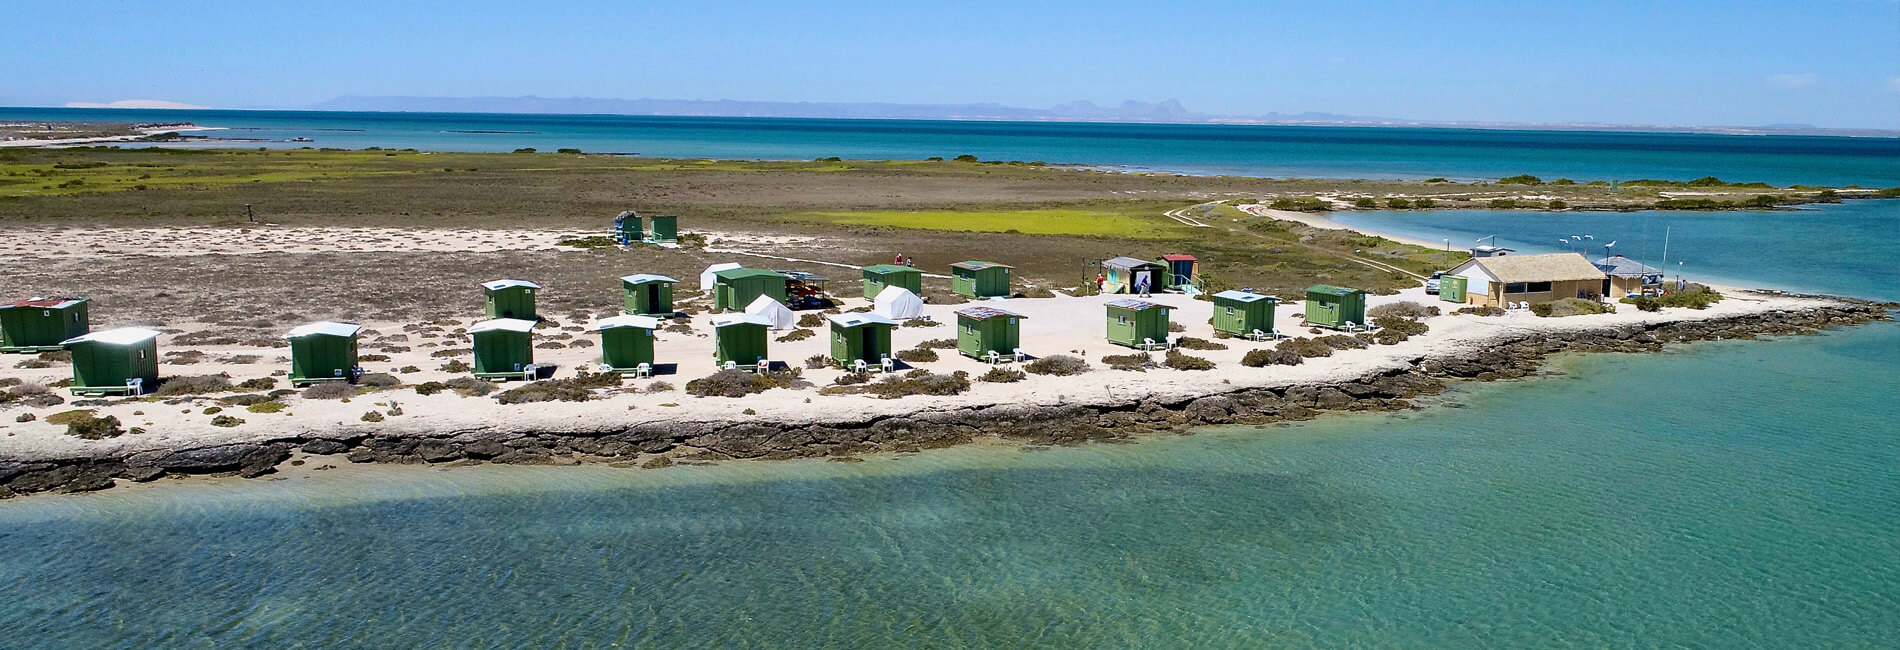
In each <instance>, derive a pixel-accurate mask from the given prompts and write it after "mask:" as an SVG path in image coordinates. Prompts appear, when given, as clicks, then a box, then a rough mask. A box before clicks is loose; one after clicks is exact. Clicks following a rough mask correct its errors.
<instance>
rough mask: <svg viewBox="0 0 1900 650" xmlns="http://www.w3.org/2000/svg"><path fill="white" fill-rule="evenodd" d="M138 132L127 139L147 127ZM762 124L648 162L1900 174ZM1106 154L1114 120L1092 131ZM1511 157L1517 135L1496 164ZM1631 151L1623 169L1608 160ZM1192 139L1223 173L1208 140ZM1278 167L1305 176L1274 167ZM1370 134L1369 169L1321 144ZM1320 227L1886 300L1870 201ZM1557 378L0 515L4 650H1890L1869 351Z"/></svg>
mask: <svg viewBox="0 0 1900 650" xmlns="http://www.w3.org/2000/svg"><path fill="white" fill-rule="evenodd" d="M12 112H14V111H11V110H10V109H9V110H7V111H0V119H9V118H19V117H20V116H18V115H12V114H11V113H12ZM163 113H168V112H159V113H147V112H138V113H137V114H136V115H138V116H140V117H138V118H135V119H141V120H147V119H153V120H155V119H171V118H169V117H160V115H162V114H163ZM221 114H222V113H220V115H221ZM148 116H149V117H148ZM190 119H194V120H196V121H199V122H200V123H204V124H215V123H216V121H215V120H213V119H210V117H192V118H190ZM233 119H236V118H233ZM246 119H259V120H263V119H276V120H284V121H287V122H290V123H299V122H297V121H298V120H299V119H302V118H298V117H296V116H277V117H268V118H265V117H257V118H246ZM324 119H325V120H330V119H332V118H324ZM334 119H337V120H346V121H347V120H355V119H368V118H362V117H354V116H345V117H338V118H334ZM379 119H380V118H379ZM436 119H447V118H440V117H438V118H436ZM469 119H470V120H471V121H472V122H482V123H486V122H483V121H494V120H499V121H509V120H522V121H525V122H532V121H533V120H537V119H538V120H543V121H561V120H566V119H575V120H578V121H585V120H588V119H594V118H546V117H538V118H537V117H532V116H530V117H515V116H480V117H478V118H473V117H472V118H469ZM599 119H601V120H608V121H612V120H632V121H635V122H638V121H641V120H659V121H664V119H663V118H599ZM667 119H670V118H667ZM683 121H684V122H689V123H695V124H699V125H700V126H698V127H694V128H712V129H717V128H718V127H716V125H717V124H718V123H720V122H721V121H720V120H691V119H687V120H683ZM321 122H322V123H325V124H328V123H330V122H328V121H321ZM782 122H785V121H776V120H767V121H763V123H762V124H760V125H756V126H757V128H756V129H753V128H751V127H742V128H740V129H738V130H740V131H744V132H743V133H727V134H725V135H722V136H720V138H721V139H720V141H719V142H713V143H705V144H704V145H703V146H702V147H701V148H700V149H693V148H692V146H691V145H690V143H686V144H681V143H675V144H669V145H667V146H672V147H679V148H680V150H678V151H663V150H662V149H661V148H660V147H658V146H644V147H643V148H642V153H652V154H654V155H704V156H720V157H724V156H728V155H735V154H732V153H729V152H731V151H734V150H738V149H747V148H751V149H756V150H758V151H765V150H767V149H770V148H772V147H784V148H786V149H787V150H792V151H798V152H801V153H799V154H798V155H795V156H794V155H789V154H788V155H784V156H775V155H766V154H764V153H758V154H754V155H757V156H760V157H816V156H817V155H820V154H818V153H813V151H814V149H818V148H819V147H818V145H816V144H813V143H812V142H805V141H801V140H798V138H792V140H793V141H792V142H780V143H776V144H775V143H774V141H775V140H777V139H778V138H779V136H780V134H782V133H784V130H785V129H786V128H793V130H802V131H800V132H802V133H804V134H805V135H803V136H800V137H805V138H812V139H820V138H828V139H830V140H829V141H831V142H840V143H843V142H850V143H857V144H854V145H853V146H858V147H863V151H865V152H866V153H864V154H862V157H882V156H897V157H921V155H916V154H918V153H919V149H918V147H919V146H920V145H919V144H918V142H920V141H929V142H931V143H934V144H931V145H930V146H931V147H932V148H935V149H937V150H936V151H933V152H931V153H929V154H927V155H955V154H956V153H962V152H969V153H977V154H979V155H983V156H985V157H1002V158H1018V159H1043V160H1050V161H1051V162H1055V161H1058V160H1061V161H1064V162H1076V163H1083V164H1105V165H1129V166H1149V167H1155V168H1171V169H1184V170H1186V169H1200V170H1220V169H1228V168H1231V169H1232V170H1233V171H1236V172H1239V171H1240V170H1247V171H1246V173H1269V172H1267V171H1265V170H1267V169H1281V170H1284V171H1278V172H1272V174H1273V175H1299V176H1381V177H1399V176H1418V175H1428V174H1429V175H1445V176H1497V175H1508V174H1510V173H1518V172H1531V173H1539V175H1544V176H1547V177H1554V176H1571V177H1574V178H1591V177H1613V178H1635V177H1671V178H1682V177H1690V178H1693V177H1695V176H1701V175H1704V174H1708V173H1713V174H1716V175H1719V176H1722V177H1724V178H1729V177H1731V176H1733V177H1735V178H1737V179H1745V180H1765V181H1769V182H1784V183H1785V182H1806V183H1817V184H1820V183H1834V184H1846V183H1858V184H1863V185H1868V186H1875V185H1878V186H1891V185H1896V184H1900V178H1897V177H1900V157H1895V156H1894V155H1891V154H1889V155H1885V156H1884V157H1883V156H1872V157H1870V156H1866V155H1863V154H1861V153H1856V152H1858V151H1860V148H1862V147H1867V146H1873V147H1876V148H1878V147H1891V146H1892V145H1891V144H1882V143H1881V142H1879V141H1868V142H1863V141H1855V140H1846V139H1797V140H1801V141H1803V142H1805V143H1806V144H1802V145H1800V147H1796V148H1805V149H1804V150H1802V151H1789V150H1787V149H1786V148H1785V147H1794V145H1793V144H1786V143H1783V144H1777V142H1779V141H1778V140H1777V139H1774V138H1756V137H1749V138H1743V137H1727V138H1728V139H1724V138H1725V137H1724V136H1647V135H1645V136H1634V135H1618V134H1602V135H1591V134H1543V135H1540V134H1535V133H1522V132H1513V133H1475V132H1453V133H1416V132H1410V131H1404V130H1394V132H1392V133H1383V134H1381V133H1371V131H1376V130H1366V129H1334V130H1326V129H1309V130H1303V131H1302V130H1299V129H1294V130H1292V131H1287V132H1288V133H1294V132H1298V133H1300V135H1297V137H1300V138H1306V139H1309V140H1315V142H1312V143H1310V144H1305V145H1301V144H1297V143H1295V142H1292V141H1291V140H1288V139H1276V138H1282V136H1275V135H1260V136H1259V137H1261V138H1266V139H1267V140H1268V141H1266V142H1257V141H1253V140H1245V139H1240V140H1224V139H1223V138H1222V137H1219V136H1209V135H1197V136H1193V137H1192V138H1189V139H1188V140H1187V141H1186V142H1185V143H1184V142H1182V141H1178V140H1168V139H1162V140H1158V141H1150V142H1148V144H1147V145H1146V149H1147V151H1146V152H1145V153H1144V148H1143V147H1141V146H1137V145H1134V144H1128V143H1127V142H1126V141H1128V140H1130V139H1134V138H1138V137H1139V136H1132V135H1129V134H1130V133H1147V132H1150V131H1151V130H1152V131H1154V132H1162V133H1166V132H1170V131H1171V130H1173V128H1172V127H1147V126H1132V127H1122V126H1114V125H998V124H989V123H978V124H971V125H958V124H955V123H944V124H950V126H943V124H937V123H933V124H935V125H934V126H925V127H920V128H921V130H923V131H931V130H933V129H934V130H937V131H947V132H951V133H943V132H935V133H924V134H922V135H919V134H917V133H913V132H910V131H905V132H903V133H892V134H888V135H884V136H880V135H877V133H876V132H877V129H882V128H896V126H889V125H863V126H862V128H859V127H858V126H854V125H848V124H847V125H844V126H842V127H839V128H841V129H843V130H844V131H845V132H844V133H834V134H831V135H820V134H819V133H818V132H817V131H814V130H803V129H806V127H805V126H799V125H793V127H785V126H784V125H783V124H782ZM235 123H236V122H234V124H235ZM880 124H882V123H880ZM898 126H903V125H898ZM912 126H914V125H912ZM306 128H307V127H306ZM379 128H380V127H379ZM405 128H409V127H405ZM546 128H550V127H542V126H533V127H527V126H524V127H522V130H534V129H546ZM600 128H608V127H600ZM627 128H630V129H633V131H632V132H638V131H639V128H635V127H627ZM640 128H644V127H640ZM662 128H663V129H673V128H674V127H673V126H666V127H662ZM1207 128H1208V129H1211V130H1213V131H1220V132H1224V131H1222V130H1223V129H1228V128H1233V127H1207ZM1253 128H1257V127H1246V128H1245V129H1242V131H1245V130H1246V129H1253ZM1009 129H1015V130H1017V131H1022V132H1031V134H1030V135H1021V134H1018V135H1009V134H1007V133H1002V131H1007V130H1009ZM1181 130H1182V131H1184V132H1192V131H1195V129H1191V128H1185V127H1183V128H1182V129H1181ZM1282 131H1283V130H1282ZM366 132H367V131H366ZM1100 132H1109V133H1115V132H1120V135H1113V136H1101V135H1089V134H1090V133H1100ZM1276 132H1280V131H1276V130H1273V129H1267V130H1263V131H1259V132H1258V133H1263V134H1271V133H1276ZM675 135H677V136H678V137H680V138H686V137H687V136H685V135H680V134H677V133H676V134H675ZM351 137H357V136H351ZM363 137H367V136H363ZM419 137H420V136H419ZM611 137H612V138H619V139H623V140H627V141H631V140H632V139H635V138H636V136H634V135H615V136H611ZM638 137H644V136H638ZM788 137H789V136H788ZM1293 137H1295V136H1293V135H1287V136H1284V138H1293ZM1104 138H1106V139H1108V140H1112V141H1113V142H1103V141H1100V140H1102V139H1104ZM1538 138H1548V140H1549V141H1548V146H1545V147H1539V146H1531V145H1525V144H1524V143H1525V142H1536V141H1537V139H1538ZM1407 139H1413V142H1412V143H1411V144H1402V143H1401V142H1402V141H1405V140H1407ZM1631 139H1636V140H1641V141H1645V142H1649V144H1647V145H1642V146H1641V147H1638V148H1637V149H1636V150H1632V149H1631V146H1632V145H1630V144H1629V141H1630V140H1631ZM1705 139H1706V140H1707V142H1706V143H1705V144H1695V143H1699V142H1702V141H1703V140H1705ZM1810 140H1813V141H1810ZM1823 140H1825V141H1826V142H1821V141H1823ZM458 141H459V140H458ZM657 141H658V140H655V142H657ZM1448 141H1449V142H1448ZM1476 141H1502V142H1503V143H1502V144H1500V143H1498V142H1492V143H1491V144H1474V142H1476ZM880 142H881V144H880ZM1869 142H1872V143H1873V144H1869ZM973 143H990V144H989V145H985V146H994V147H997V150H996V151H999V152H1003V153H990V152H986V151H985V150H981V149H978V148H977V144H973ZM1042 143H1052V144H1048V146H1047V147H1041V144H1042ZM1829 143H1833V144H1829ZM318 144H325V145H331V144H337V143H333V142H319V143H318ZM360 144H361V146H370V145H371V144H374V145H375V146H415V147H417V148H430V147H428V146H427V145H426V144H424V143H423V141H422V140H415V141H382V142H374V143H372V142H368V141H363V142H360ZM561 144H562V145H563V146H574V145H573V144H572V143H561ZM959 144H960V145H962V146H951V145H959ZM1784 144H1785V147H1784ZM1834 145H1838V147H1837V146H1834ZM530 146H532V145H530ZM578 146H581V147H583V148H589V149H592V148H594V147H590V146H588V145H587V144H586V143H580V144H579V145H578ZM445 148H456V147H445ZM503 148H512V147H503ZM883 150H889V151H902V152H906V155H903V156H898V154H895V153H886V154H878V153H876V152H877V151H883ZM1220 150H1231V151H1232V153H1231V154H1219V153H1209V152H1215V151H1220ZM1289 150H1299V152H1300V153H1297V154H1288V155H1285V156H1282V155H1279V154H1278V153H1275V152H1284V151H1289ZM1374 150H1377V151H1380V152H1383V153H1381V154H1380V156H1384V157H1383V158H1381V157H1377V156H1371V155H1370V154H1367V155H1363V156H1362V155H1358V154H1351V153H1350V152H1353V151H1360V152H1366V151H1374ZM855 151H857V150H845V149H833V150H830V151H829V152H824V153H823V154H822V155H843V156H851V157H859V154H856V153H854V152H855ZM1035 152H1040V153H1035ZM807 154H811V155H807ZM1068 156H1073V158H1067V159H1065V157H1068ZM1197 156H1198V158H1197ZM1117 157H1120V158H1117ZM1197 160H1198V161H1199V162H1198V163H1197V162H1196V161H1197ZM1177 163H1178V164H1177ZM1671 170H1675V171H1674V172H1673V173H1672V172H1671ZM1341 220H1342V221H1347V222H1349V223H1355V224H1357V225H1363V226H1366V227H1370V228H1374V229H1381V230H1385V231H1389V232H1402V233H1404V234H1409V235H1413V236H1418V237H1421V238H1426V239H1431V240H1439V239H1451V240H1452V241H1453V243H1454V244H1455V245H1460V246H1462V245H1466V244H1467V243H1468V242H1469V241H1470V240H1472V239H1475V238H1477V237H1479V236H1488V235H1497V236H1498V238H1499V242H1500V243H1501V244H1506V245H1513V244H1514V245H1517V246H1519V247H1521V248H1524V249H1527V250H1564V249H1565V248H1567V247H1571V246H1572V245H1571V244H1560V243H1559V242H1558V241H1557V240H1558V239H1559V238H1565V239H1568V238H1569V237H1570V236H1571V235H1579V236H1581V235H1584V234H1589V235H1591V236H1592V239H1590V240H1588V241H1590V242H1592V246H1597V247H1600V246H1601V244H1603V243H1607V242H1606V240H1611V239H1614V240H1616V241H1617V242H1618V243H1617V245H1616V247H1615V248H1614V250H1616V251H1617V252H1623V253H1626V254H1631V255H1635V256H1641V257H1642V258H1643V259H1645V260H1646V261H1651V260H1653V261H1652V262H1651V263H1652V264H1658V265H1660V262H1661V255H1662V251H1661V244H1662V241H1661V237H1662V233H1663V232H1664V231H1667V232H1668V233H1669V235H1670V252H1669V258H1670V260H1671V261H1670V262H1669V264H1670V265H1671V266H1675V265H1676V262H1677V261H1681V262H1683V264H1682V265H1681V267H1682V268H1683V269H1684V272H1685V273H1686V274H1687V275H1689V277H1691V278H1709V277H1720V278H1722V279H1725V280H1728V281H1731V282H1739V283H1743V284H1749V285H1760V286H1779V287H1788V288H1795V289H1801V290H1812V291H1825V292H1832V293H1841V294H1846V295H1854V296H1860V297H1867V298H1879V299H1889V300H1893V299H1900V288H1896V281H1900V237H1896V236H1895V229H1896V227H1900V201H1885V202H1872V201H1870V202H1850V203H1848V204H1844V205H1837V206H1822V207H1818V208H1815V209H1812V210H1803V211H1798V212H1724V213H1555V214H1553V213H1537V212H1521V213H1510V212H1473V213H1458V212H1432V213H1424V214H1407V213H1389V214H1388V213H1367V214H1353V215H1345V216H1342V217H1341ZM1597 250H1600V248H1597V249H1592V250H1591V252H1592V253H1593V254H1594V253H1595V252H1596V251H1597ZM1672 270H1673V269H1672ZM1551 369H1552V372H1551V373H1549V374H1548V375H1546V376H1542V377H1539V378H1535V379H1531V380H1525V381H1514V382H1500V383H1490V384H1469V385H1464V386H1462V387H1460V388H1458V389H1457V390H1454V391H1453V392H1451V393H1449V394H1447V395H1445V396H1442V397H1439V398H1434V399H1433V400H1431V404H1432V407H1431V408H1427V409H1425V410H1422V411H1417V412H1411V413H1404V414H1396V415H1388V414H1379V415H1355V416H1336V417H1327V418H1323V419H1321V420H1318V421H1313V422H1307V423H1300V424H1295V425H1291V426H1279V427H1268V428H1249V427H1225V428H1212V429H1201V430H1197V431H1195V432H1194V435H1188V436H1172V435H1156V436H1151V437H1146V438H1143V439H1142V440H1141V441H1140V442H1139V443H1137V444H1127V445H1110V444H1097V445H1085V446H1081V447H1074V448H1056V449H1035V448H1024V447H1021V446H1016V445H1010V444H978V445H971V446H965V447H960V448H953V449H947V450H939V451H932V452H927V453H921V454H904V455H885V456H877V457H872V458H870V459H868V460H867V461H866V462H862V463H829V462H823V461H791V462H771V463H727V464H722V465H717V466H698V467H674V468H669V469H666V470H657V471H654V470H635V469H615V468H610V467H604V466H588V467H567V468H535V467H498V466H485V467H475V468H458V469H452V470H443V469H431V468H424V467H406V466H397V467H383V466H377V467H362V466H346V467H343V468H340V469H337V470H332V471H327V472H307V471H300V472H296V473H287V475H286V476H284V477H280V478H281V480H239V479H196V480H188V481H183V482H170V481H165V482H161V483H159V484H148V485H135V486H128V487H121V488H117V489H113V490H108V491H104V492H100V493H94V494H85V495H71V496H35V497H29V498H22V499H13V500H8V501H3V502H0V590H4V593H6V594H7V595H8V602H7V606H5V607H0V627H3V628H4V629H6V630H8V633H7V634H6V635H5V636H0V647H8V648H16V647H17V648H76V647H338V646H345V647H350V646H354V647H403V648H410V647H418V648H420V647H431V648H433V647H458V648H459V647H549V648H607V647H654V648H673V647H876V648H884V647H969V646H1007V647H1026V646H1034V647H1081V648H1102V647H1286V646H1328V647H1336V646H1389V647H1505V648H1526V647H1580V646H1581V647H1605V646H1610V647H1630V646H1642V647H1652V646H1686V647H1710V648H1732V647H1763V646H1767V647H1872V648H1881V647H1893V645H1894V640H1895V639H1900V397H1896V396H1900V326H1896V325H1894V324H1891V323H1880V324H1874V325H1869V326H1865V327H1859V328H1854V329H1851V330H1845V331H1840V332H1835V333H1829V334H1823V335H1819V336H1809V337H1793V338H1788V339H1783V340H1775V341H1755V342H1723V343H1709V344H1698V345H1694V346H1689V347H1680V348H1674V349H1671V350H1670V351H1668V352H1665V353H1663V354H1659V355H1599V356H1582V357H1570V358H1565V359H1562V360H1560V361H1559V362H1557V363H1555V364H1553V365H1552V368H1551ZM344 464H345V465H348V464H347V463H344Z"/></svg>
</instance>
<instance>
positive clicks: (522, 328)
mask: <svg viewBox="0 0 1900 650" xmlns="http://www.w3.org/2000/svg"><path fill="white" fill-rule="evenodd" d="M534 326H535V322H534V321H531V320H524V319H520V318H497V319H494V320H485V321H482V322H479V323H476V324H474V325H470V326H468V333H470V334H474V333H476V332H494V331H504V332H528V331H532V330H534Z"/></svg>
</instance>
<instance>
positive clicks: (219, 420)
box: [211, 415, 244, 428]
mask: <svg viewBox="0 0 1900 650" xmlns="http://www.w3.org/2000/svg"><path fill="white" fill-rule="evenodd" d="M240 424H244V418H240V417H236V416H230V415H220V416H218V417H215V418H211V426H214V427H225V428H230V427H235V426H237V425H240Z"/></svg>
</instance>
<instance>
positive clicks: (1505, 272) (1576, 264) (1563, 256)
mask: <svg viewBox="0 0 1900 650" xmlns="http://www.w3.org/2000/svg"><path fill="white" fill-rule="evenodd" d="M1473 265H1476V266H1482V267H1484V270H1485V271H1486V272H1488V273H1490V274H1491V276H1492V277H1495V278H1497V279H1498V281H1499V282H1506V283H1514V282H1568V281H1572V280H1601V279H1603V269H1599V268H1597V267H1596V265H1595V264H1591V263H1590V260H1587V259H1584V257H1583V256H1582V255H1580V254H1577V253H1549V254H1545V255H1506V256H1503V257H1474V258H1471V259H1470V260H1468V261H1466V262H1465V263H1464V264H1460V265H1458V268H1459V269H1465V268H1470V267H1471V266H1473ZM1453 270H1454V271H1456V270H1457V269H1453Z"/></svg>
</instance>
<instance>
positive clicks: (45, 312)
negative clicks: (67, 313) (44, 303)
mask: <svg viewBox="0 0 1900 650" xmlns="http://www.w3.org/2000/svg"><path fill="white" fill-rule="evenodd" d="M52 315H53V310H51V309H42V310H40V317H42V318H46V317H50V316H52Z"/></svg>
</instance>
